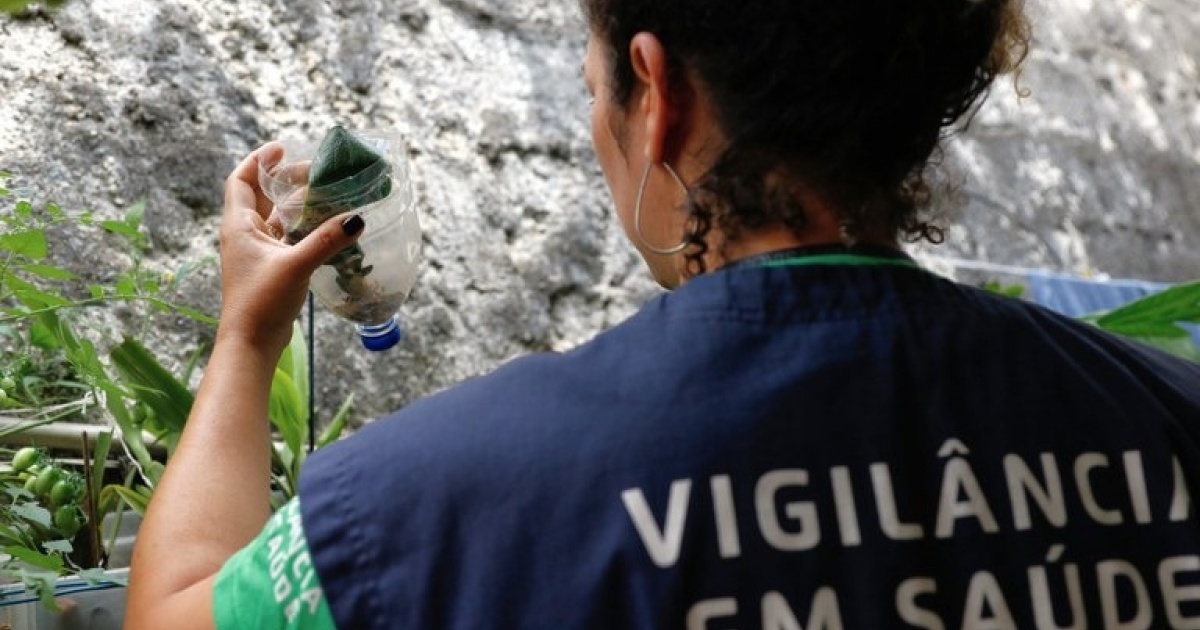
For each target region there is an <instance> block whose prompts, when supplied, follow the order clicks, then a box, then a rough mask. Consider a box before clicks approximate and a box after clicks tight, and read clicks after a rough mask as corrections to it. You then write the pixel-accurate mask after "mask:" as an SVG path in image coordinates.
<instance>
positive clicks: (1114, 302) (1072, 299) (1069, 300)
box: [1029, 271, 1200, 344]
mask: <svg viewBox="0 0 1200 630" xmlns="http://www.w3.org/2000/svg"><path fill="white" fill-rule="evenodd" d="M1170 287H1171V285H1169V284H1162V283H1158V282H1145V281H1143V280H1089V279H1085V278H1078V277H1075V276H1066V275H1060V274H1054V273H1049V272H1044V271H1036V272H1031V273H1030V274H1029V293H1030V295H1029V299H1031V300H1032V301H1033V302H1035V303H1037V304H1041V305H1042V306H1045V307H1046V308H1049V309H1051V310H1053V311H1057V312H1059V313H1062V314H1064V315H1068V316H1070V317H1079V316H1080V315H1087V314H1088V313H1095V312H1096V311H1107V310H1111V309H1114V308H1117V307H1119V306H1124V305H1125V304H1128V303H1129V302H1132V301H1134V300H1136V299H1139V298H1143V297H1146V296H1147V295H1150V294H1153V293H1158V292H1159V291H1162V290H1164V289H1168V288H1170ZM1181 326H1182V327H1184V328H1187V329H1188V330H1190V331H1191V332H1192V339H1194V340H1195V341H1196V343H1197V344H1200V326H1194V325H1187V324H1181Z"/></svg>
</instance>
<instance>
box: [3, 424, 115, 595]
mask: <svg viewBox="0 0 1200 630" xmlns="http://www.w3.org/2000/svg"><path fill="white" fill-rule="evenodd" d="M5 452H6V453H7V454H9V455H10V456H11V457H10V460H9V463H8V465H7V466H5V467H3V468H0V487H2V488H3V494H2V495H0V551H2V552H3V553H5V554H7V555H8V556H9V557H10V558H11V560H9V561H7V562H5V563H3V564H2V565H0V576H4V577H5V578H7V579H8V580H10V581H18V582H22V583H24V584H25V585H26V587H27V588H28V589H29V590H31V591H33V592H35V593H37V594H38V596H39V597H40V598H41V599H42V601H43V602H44V603H46V605H47V606H49V607H51V608H54V607H55V603H54V597H53V594H54V589H53V581H54V579H55V578H57V577H58V576H59V575H62V574H63V573H66V572H68V571H69V572H74V573H79V574H81V575H83V576H89V575H90V576H92V577H93V578H95V577H97V576H96V575H95V572H90V573H89V571H88V570H86V569H84V568H82V567H81V566H79V564H78V563H76V562H74V561H73V560H72V557H71V556H72V554H73V552H74V551H75V548H74V545H73V544H72V539H74V538H75V536H76V534H78V532H79V531H80V529H81V528H82V527H83V525H84V524H85V523H86V522H87V521H88V517H87V514H89V513H94V506H92V505H90V504H89V501H88V499H89V497H91V496H93V495H91V494H90V493H89V491H88V488H87V484H88V482H89V478H90V475H91V474H92V472H93V471H90V470H87V471H82V472H81V471H79V470H75V469H72V468H70V467H67V466H64V465H62V464H60V463H59V462H55V461H53V460H52V459H50V457H49V456H48V455H47V454H46V453H45V451H43V450H41V449H36V448H33V447H25V448H22V449H19V450H17V451H16V452H12V451H5Z"/></svg>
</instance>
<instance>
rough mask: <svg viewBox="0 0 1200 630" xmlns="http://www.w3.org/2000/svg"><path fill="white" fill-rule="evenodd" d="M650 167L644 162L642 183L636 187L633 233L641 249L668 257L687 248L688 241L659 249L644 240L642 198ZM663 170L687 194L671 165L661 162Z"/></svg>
mask: <svg viewBox="0 0 1200 630" xmlns="http://www.w3.org/2000/svg"><path fill="white" fill-rule="evenodd" d="M652 166H654V164H653V163H651V162H646V169H645V170H644V171H642V183H641V185H640V186H638V195H637V202H636V203H635V204H634V206H633V231H634V233H635V234H637V237H638V240H639V241H641V242H642V247H645V248H646V249H647V250H649V251H651V252H653V253H655V254H658V255H659V256H670V255H672V254H678V253H679V252H681V251H683V250H684V249H685V248H686V247H687V246H688V240H687V239H686V238H685V239H683V242H682V243H680V244H678V245H676V246H674V247H667V248H661V247H655V246H654V245H651V244H650V242H649V241H647V240H646V237H645V236H644V235H643V234H642V198H643V197H645V196H646V181H647V180H648V179H650V167H652ZM663 168H665V169H667V172H668V173H670V174H671V177H672V178H673V179H674V180H675V182H676V183H678V184H679V187H680V188H682V189H683V192H684V194H687V192H688V188H687V184H685V183H683V180H682V179H680V178H679V175H678V174H677V173H675V169H673V168H671V165H670V164H667V163H666V162H663Z"/></svg>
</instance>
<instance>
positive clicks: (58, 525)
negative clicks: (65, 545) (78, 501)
mask: <svg viewBox="0 0 1200 630" xmlns="http://www.w3.org/2000/svg"><path fill="white" fill-rule="evenodd" d="M80 527H83V514H81V513H80V512H79V508H77V507H75V506H74V505H64V506H62V507H60V508H58V509H57V510H55V511H54V528H55V529H57V530H58V531H59V533H61V534H62V535H63V536H65V537H67V538H71V537H73V536H74V535H75V534H77V533H78V532H79V528H80Z"/></svg>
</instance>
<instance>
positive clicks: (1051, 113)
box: [0, 0, 1200, 418]
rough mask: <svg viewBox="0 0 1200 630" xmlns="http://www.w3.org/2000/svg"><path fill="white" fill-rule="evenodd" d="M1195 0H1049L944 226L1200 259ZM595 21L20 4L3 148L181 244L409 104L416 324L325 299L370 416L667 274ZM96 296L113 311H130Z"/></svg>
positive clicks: (957, 232)
mask: <svg viewBox="0 0 1200 630" xmlns="http://www.w3.org/2000/svg"><path fill="white" fill-rule="evenodd" d="M1193 3H1194V0H1144V1H1137V2H1133V1H1128V0H1116V1H1114V2H1108V3H1104V2H1094V1H1091V0H1056V1H1055V2H1049V1H1048V0H1042V1H1041V2H1040V3H1037V4H1033V5H1031V11H1032V13H1033V14H1034V19H1035V24H1036V26H1035V28H1036V33H1037V42H1036V44H1035V49H1034V52H1033V54H1032V55H1031V58H1030V59H1029V63H1028V65H1027V67H1026V70H1025V72H1024V74H1023V76H1022V78H1021V85H1022V86H1023V87H1024V88H1027V89H1028V91H1029V95H1028V96H1027V97H1025V98H1018V96H1017V94H1016V92H1015V90H1013V89H1012V88H1011V85H1008V84H1002V85H998V86H997V88H996V89H995V91H994V92H995V93H994V96H993V98H992V100H991V101H989V103H988V105H987V106H986V107H985V108H984V110H983V111H982V112H981V114H980V116H979V117H978V119H977V120H976V121H975V124H974V125H973V126H972V127H971V128H970V130H969V131H968V132H967V133H965V134H963V135H961V136H959V137H957V138H956V139H955V140H953V141H952V142H951V143H950V144H949V146H948V148H947V152H946V168H945V171H946V172H947V174H948V177H949V180H950V181H952V182H959V185H958V188H959V194H957V195H953V196H950V197H947V199H948V200H949V201H951V202H954V203H949V202H948V203H945V204H943V205H944V208H943V211H944V212H945V214H946V215H947V216H948V218H949V219H950V220H951V221H952V227H951V228H950V229H949V231H948V239H947V242H946V244H945V245H943V246H941V247H940V248H937V249H934V250H929V249H928V248H921V254H922V255H936V256H940V257H945V258H964V259H972V260H984V261H990V262H995V263H1003V264H1009V265H1021V266H1036V267H1046V268H1050V269H1055V270H1061V271H1068V272H1077V273H1107V274H1111V275H1113V276H1136V277H1141V278H1147V279H1153V280H1182V279H1185V278H1194V277H1198V276H1200V248H1198V247H1197V239H1198V237H1200V210H1198V208H1200V141H1198V139H1200V87H1198V86H1200V77H1198V76H1197V75H1198V73H1200V70H1198V64H1200V61H1198V59H1200V38H1197V37H1196V36H1195V34H1196V33H1200V12H1197V11H1195V7H1194V6H1192V5H1193ZM583 43H584V31H583V26H582V25H581V23H580V21H579V17H578V15H577V13H576V9H575V3H574V2H572V1H570V0H567V1H562V0H440V1H437V0H399V1H383V0H346V1H344V2H337V3H330V2H319V1H317V0H294V1H290V2H283V1H282V0H159V1H157V2H135V1H132V0H90V1H89V0H77V1H76V2H74V3H72V4H70V5H68V6H67V7H66V8H65V9H63V10H61V11H60V12H57V13H53V14H44V13H37V12H35V13H33V14H31V15H27V16H25V17H22V18H20V19H12V18H5V17H0V85H2V86H3V87H4V93H5V98H4V99H0V169H4V170H8V171H11V172H13V173H15V178H14V179H13V180H12V181H11V182H10V184H12V185H16V186H19V187H23V188H26V189H27V190H29V191H30V192H31V194H32V196H33V197H34V198H35V199H36V200H42V201H45V200H54V201H56V202H58V203H59V204H61V205H62V206H63V207H65V208H68V209H72V210H78V209H83V208H87V209H91V210H93V211H95V212H96V213H98V214H100V215H102V216H118V215H120V214H121V212H122V211H123V210H124V208H126V207H128V206H129V205H130V204H132V203H134V201H135V200H138V199H145V200H146V203H147V215H146V225H147V228H148V230H149V233H150V235H151V237H152V242H153V246H154V247H153V251H152V252H151V256H150V260H149V261H148V264H150V265H156V266H159V267H161V268H163V269H171V268H174V267H175V266H177V265H178V264H180V262H181V261H187V260H193V261H194V260H203V259H211V258H212V257H213V256H214V255H215V223H216V217H217V215H218V214H219V211H220V202H221V182H222V180H223V179H224V177H225V175H226V174H227V173H228V172H229V170H230V169H231V168H232V166H233V165H234V164H235V163H236V161H237V160H238V159H239V158H240V157H241V156H242V155H244V154H245V153H246V152H247V151H248V150H250V149H251V148H253V147H254V146H256V145H258V144H260V143H261V142H264V141H266V140H269V139H271V138H274V137H278V136H280V135H283V134H288V133H291V134H309V135H319V134H320V133H322V132H323V131H324V129H326V128H327V127H328V126H330V125H332V124H334V123H344V124H346V125H348V126H351V127H393V128H396V129H398V130H399V131H400V132H401V133H403V134H404V135H405V136H406V137H407V139H408V141H409V142H410V157H411V160H412V167H413V168H412V171H413V180H414V181H413V184H414V187H415V190H416V193H417V198H418V203H419V207H420V211H421V220H422V222H423V227H424V229H425V237H424V253H425V257H426V262H425V264H424V266H423V269H422V272H421V277H420V280H419V282H418V286H417V288H416V290H415V291H414V293H413V296H412V298H411V299H410V301H409V303H408V304H407V305H406V306H405V307H404V309H403V311H402V317H403V320H404V323H405V325H406V327H407V328H408V338H407V340H406V341H405V342H404V343H403V344H402V345H401V346H400V347H399V348H397V349H396V350H394V351H392V352H390V353H387V354H382V355H370V354H367V353H365V352H363V351H361V350H360V349H358V347H357V345H356V343H357V342H356V341H355V340H354V338H353V333H352V331H351V329H350V327H349V326H348V325H347V324H344V323H342V322H340V321H337V320H335V319H334V318H333V317H332V316H331V315H329V314H328V313H326V312H324V311H321V312H319V313H318V318H317V319H318V322H317V325H318V335H317V341H318V343H317V351H318V363H319V374H318V382H319V383H320V395H321V400H322V403H323V406H324V407H325V408H329V407H331V406H334V405H336V403H337V402H338V401H339V400H340V399H341V398H342V397H344V396H346V395H347V394H349V393H351V392H353V393H354V394H355V395H356V397H357V401H358V406H357V410H358V416H359V417H360V418H370V417H374V416H376V415H379V414H382V413H385V412H386V411H387V410H389V409H392V408H395V407H398V406H400V405H403V404H404V403H406V402H407V401H409V400H412V399H413V398H415V397H417V396H420V395H424V394H428V393H430V392H433V391H436V390H438V389H441V388H443V387H445V386H448V385H450V384H453V383H455V382H457V381H459V380H461V379H464V378H468V377H470V376H472V375H475V374H479V373H481V372H484V371H486V370H488V369H490V368H492V367H494V366H495V365H497V364H498V363H500V362H502V361H504V360H506V359H508V358H510V357H512V356H515V355H518V354H521V353H524V352H528V351H531V350H543V349H560V348H567V347H570V346H572V345H574V344H576V343H578V342H580V341H582V340H584V339H587V338H588V337H590V336H591V335H593V334H595V333H596V332H597V331H599V330H602V329H604V328H605V327H608V326H611V325H612V324H614V323H616V322H618V321H620V320H621V319H623V318H624V317H626V316H627V315H628V314H630V313H631V312H632V311H633V310H635V309H636V308H637V306H638V305H639V304H641V303H642V302H644V301H645V299H647V298H648V297H649V296H651V295H653V294H654V293H655V291H656V290H657V289H656V288H655V287H654V286H653V285H652V283H651V282H650V281H649V280H648V279H647V278H646V276H645V274H644V272H643V269H642V266H641V263H640V261H639V260H638V259H637V257H636V255H635V254H634V252H633V250H632V249H631V248H630V247H629V246H628V245H627V244H625V242H624V239H623V235H622V233H621V231H620V229H619V228H618V227H617V226H616V224H615V218H614V216H613V214H612V211H611V209H610V201H609V197H608V193H607V191H606V189H605V188H604V185H603V179H602V177H601V176H600V173H599V169H598V167H597V166H596V165H595V161H594V157H593V155H592V150H591V146H590V140H589V137H588V120H587V111H588V110H587V99H586V95H585V93H584V90H583V87H582V81H581V79H580V77H579V67H580V66H579V64H580V59H581V55H582V50H583ZM80 241H81V239H79V238H78V237H77V236H73V235H71V234H62V235H60V241H58V242H56V244H55V253H56V255H58V256H60V257H62V259H63V260H66V261H68V262H69V264H72V265H73V266H76V267H78V268H79V269H80V270H81V271H82V272H83V273H85V274H95V275H96V276H97V277H103V276H104V275H105V274H112V273H113V271H112V269H113V268H115V267H116V266H117V265H119V264H120V262H121V258H120V257H119V256H118V255H117V254H116V253H115V251H114V249H113V244H112V243H109V242H80ZM931 260H934V259H931ZM935 262H936V261H935ZM937 264H939V265H942V266H943V267H945V268H946V269H947V271H949V272H953V270H954V268H953V266H945V264H944V263H937ZM218 297H219V293H218V282H217V278H216V267H215V265H213V264H211V263H210V264H208V265H206V266H203V267H202V269H201V271H200V272H198V273H197V274H195V275H194V276H192V277H191V278H190V279H189V280H188V281H187V282H186V283H185V293H184V295H183V297H182V299H184V300H185V301H187V302H189V303H191V304H193V305H196V306H198V307H200V308H202V309H204V310H208V311H209V312H215V308H216V307H215V304H216V302H217V299H218ZM90 317H92V318H94V321H95V326H96V330H97V334H98V335H105V334H107V335H110V336H115V335H117V334H119V333H120V331H121V330H122V326H124V325H125V324H124V323H123V320H122V318H121V317H120V313H116V314H113V313H106V312H100V313H93V314H91V315H90ZM157 330H158V331H159V332H157V333H155V334H156V335H157V337H156V339H157V341H158V342H159V343H157V344H156V346H155V347H156V350H158V351H159V352H160V353H161V354H162V355H164V358H167V359H168V360H171V361H180V360H182V359H183V358H185V357H186V356H187V354H188V353H189V351H191V350H192V349H193V348H194V347H195V346H196V345H197V344H199V343H202V342H204V341H205V340H206V336H207V335H210V334H211V333H210V332H209V331H208V329H206V328H205V327H203V326H197V325H195V324H190V323H188V322H187V321H185V320H175V319H172V320H168V321H162V322H159V325H158V326H157Z"/></svg>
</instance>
